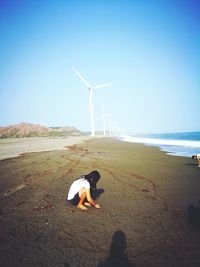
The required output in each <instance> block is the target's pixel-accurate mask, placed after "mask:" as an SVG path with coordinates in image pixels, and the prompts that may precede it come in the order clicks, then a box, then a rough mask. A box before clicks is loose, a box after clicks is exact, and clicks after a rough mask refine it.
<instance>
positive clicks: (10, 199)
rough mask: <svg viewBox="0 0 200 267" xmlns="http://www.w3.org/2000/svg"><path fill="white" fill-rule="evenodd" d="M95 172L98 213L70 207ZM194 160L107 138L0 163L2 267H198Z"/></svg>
mask: <svg viewBox="0 0 200 267" xmlns="http://www.w3.org/2000/svg"><path fill="white" fill-rule="evenodd" d="M94 169H97V170H99V172H100V173H101V180H100V182H99V183H98V188H99V191H98V192H99V193H100V196H99V199H98V202H99V203H100V205H101V209H100V210H97V209H94V208H90V209H89V210H88V211H87V212H83V211H79V210H77V209H76V208H73V207H71V206H69V205H66V203H65V197H66V194H67V191H68V189H69V186H70V184H71V183H72V181H73V180H74V179H75V178H77V177H78V176H80V175H81V174H86V173H89V172H90V171H92V170H94ZM199 192H200V169H199V168H197V167H196V165H195V162H194V161H193V160H192V159H190V158H181V157H174V156H169V155H166V154H165V153H164V152H161V151H159V149H158V148H155V147H146V146H143V145H140V144H130V143H123V142H120V141H115V140H110V139H98V140H90V141H88V142H86V143H85V144H80V145H75V146H73V147H72V148H71V149H70V150H63V151H48V152H38V153H29V154H23V155H22V156H20V157H17V158H12V159H6V160H2V161H0V231H1V234H0V266H2V267H4V266H12V267H13V266H23V267H25V266H26V267H27V266H53V267H55V266H63V267H76V266H81V267H84V266H93V267H102V266H113V267H115V266H117V267H119V266H120V267H128V266H136V267H141V266H142V267H157V266H181V267H184V266H185V267H190V266H200V253H199V252H200V232H199V231H197V230H196V229H194V228H193V226H192V225H191V224H190V223H189V220H188V214H187V208H188V206H189V205H190V204H194V205H196V204H197V203H198V201H199V199H200V193H199Z"/></svg>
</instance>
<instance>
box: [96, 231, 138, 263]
mask: <svg viewBox="0 0 200 267" xmlns="http://www.w3.org/2000/svg"><path fill="white" fill-rule="evenodd" d="M125 250H126V236H125V234H124V232H123V231H116V232H115V233H114V234H113V236H112V243H111V246H110V253H109V256H108V258H107V259H106V260H104V261H101V262H100V263H99V264H98V265H97V267H134V265H133V264H131V263H130V262H129V260H128V258H127V256H126V253H125Z"/></svg>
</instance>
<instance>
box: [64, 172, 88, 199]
mask: <svg viewBox="0 0 200 267" xmlns="http://www.w3.org/2000/svg"><path fill="white" fill-rule="evenodd" d="M82 188H85V189H88V188H90V183H89V182H88V181H87V180H85V179H84V178H83V177H80V178H79V179H77V180H75V181H74V182H73V183H72V185H71V187H70V189H69V193H68V196H67V199H68V200H71V199H73V198H74V196H75V195H76V194H77V193H78V192H79V191H80V190H81V189H82Z"/></svg>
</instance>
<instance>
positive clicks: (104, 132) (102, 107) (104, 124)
mask: <svg viewBox="0 0 200 267" xmlns="http://www.w3.org/2000/svg"><path fill="white" fill-rule="evenodd" d="M101 109H102V114H101V115H100V116H99V117H98V118H97V120H100V119H102V121H103V135H104V136H106V118H105V117H106V113H105V111H104V106H103V105H102V106H101Z"/></svg>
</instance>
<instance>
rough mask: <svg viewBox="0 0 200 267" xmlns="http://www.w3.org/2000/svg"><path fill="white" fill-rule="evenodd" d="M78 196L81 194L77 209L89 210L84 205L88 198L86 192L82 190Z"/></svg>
mask: <svg viewBox="0 0 200 267" xmlns="http://www.w3.org/2000/svg"><path fill="white" fill-rule="evenodd" d="M78 194H79V197H80V200H79V203H78V205H77V208H79V209H81V210H87V208H86V207H85V206H84V205H83V203H84V201H85V198H86V190H85V189H84V188H82V189H81V190H80V191H79V193H78Z"/></svg>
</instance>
